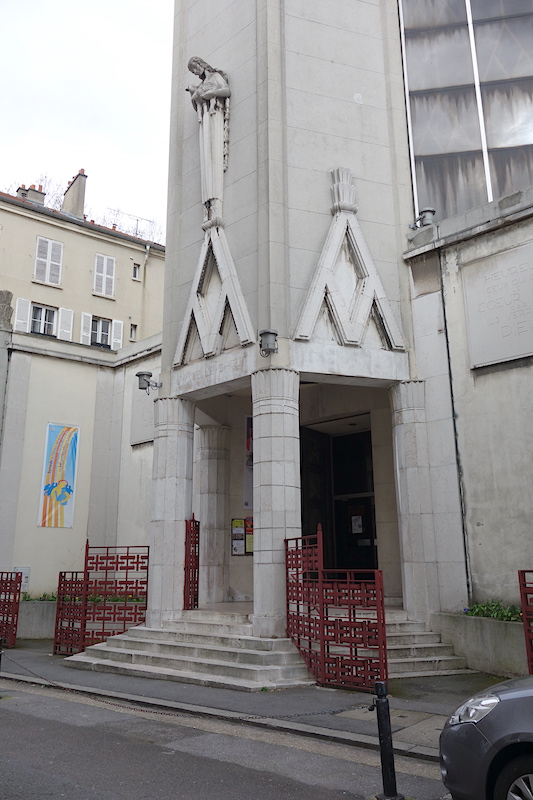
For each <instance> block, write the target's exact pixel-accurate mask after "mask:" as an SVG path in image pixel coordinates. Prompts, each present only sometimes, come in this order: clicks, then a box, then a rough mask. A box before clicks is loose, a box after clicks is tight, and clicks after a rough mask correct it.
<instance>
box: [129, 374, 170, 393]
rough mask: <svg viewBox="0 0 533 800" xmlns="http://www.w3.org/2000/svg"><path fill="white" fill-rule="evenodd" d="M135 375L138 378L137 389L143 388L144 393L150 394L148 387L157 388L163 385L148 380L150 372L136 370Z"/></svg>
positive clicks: (150, 375)
mask: <svg viewBox="0 0 533 800" xmlns="http://www.w3.org/2000/svg"><path fill="white" fill-rule="evenodd" d="M135 377H136V378H138V379H139V389H144V390H145V391H146V394H150V389H159V388H160V387H161V386H163V384H162V383H157V381H151V380H150V378H151V377H152V373H151V372H136V373H135Z"/></svg>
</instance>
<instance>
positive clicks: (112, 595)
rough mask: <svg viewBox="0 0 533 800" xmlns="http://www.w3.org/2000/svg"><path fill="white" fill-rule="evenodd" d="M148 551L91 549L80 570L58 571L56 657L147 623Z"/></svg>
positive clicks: (87, 551)
mask: <svg viewBox="0 0 533 800" xmlns="http://www.w3.org/2000/svg"><path fill="white" fill-rule="evenodd" d="M148 550H149V548H148V547H145V546H138V547H135V546H132V547H127V546H125V547H90V546H89V544H87V547H86V551H85V569H84V571H83V572H60V573H59V585H58V590H57V611H56V624H55V633H54V654H65V655H72V654H73V653H79V652H81V651H82V650H85V648H86V647H89V646H90V645H91V644H96V643H97V642H103V641H105V639H107V637H108V636H115V635H116V634H117V633H123V632H124V631H126V630H127V629H128V628H131V627H133V626H135V625H142V624H143V623H144V621H145V619H146V601H147V592H148Z"/></svg>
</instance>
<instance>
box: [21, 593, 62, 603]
mask: <svg viewBox="0 0 533 800" xmlns="http://www.w3.org/2000/svg"><path fill="white" fill-rule="evenodd" d="M22 599H23V600H52V601H53V602H55V601H56V600H57V595H56V594H55V593H54V592H43V593H42V594H41V595H39V597H32V596H31V594H30V593H29V592H22Z"/></svg>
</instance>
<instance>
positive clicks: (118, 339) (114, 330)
mask: <svg viewBox="0 0 533 800" xmlns="http://www.w3.org/2000/svg"><path fill="white" fill-rule="evenodd" d="M123 328H124V323H123V322H122V320H120V319H114V320H113V324H112V326H111V350H120V348H121V347H122V329H123Z"/></svg>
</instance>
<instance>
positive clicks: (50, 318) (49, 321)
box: [43, 308, 54, 336]
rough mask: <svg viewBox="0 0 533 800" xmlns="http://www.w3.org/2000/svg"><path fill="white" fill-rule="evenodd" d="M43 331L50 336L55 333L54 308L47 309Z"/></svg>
mask: <svg viewBox="0 0 533 800" xmlns="http://www.w3.org/2000/svg"><path fill="white" fill-rule="evenodd" d="M43 333H46V334H47V335H48V336H53V333H54V310H53V309H52V308H47V309H45V312H44V326H43Z"/></svg>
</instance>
